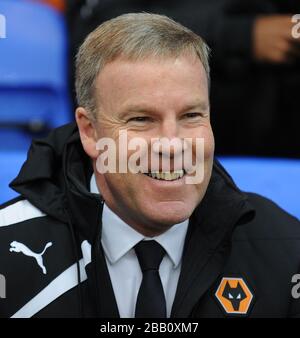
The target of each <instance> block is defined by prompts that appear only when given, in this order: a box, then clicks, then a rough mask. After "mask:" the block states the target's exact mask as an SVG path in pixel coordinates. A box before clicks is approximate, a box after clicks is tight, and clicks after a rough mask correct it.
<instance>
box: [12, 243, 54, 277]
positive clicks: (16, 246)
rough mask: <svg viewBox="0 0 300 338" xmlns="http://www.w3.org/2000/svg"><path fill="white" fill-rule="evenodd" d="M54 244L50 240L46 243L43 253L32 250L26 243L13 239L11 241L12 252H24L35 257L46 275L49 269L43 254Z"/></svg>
mask: <svg viewBox="0 0 300 338" xmlns="http://www.w3.org/2000/svg"><path fill="white" fill-rule="evenodd" d="M50 246H52V242H49V243H47V244H46V245H45V248H44V250H43V251H42V252H41V253H35V252H33V251H31V250H30V249H29V248H28V247H27V246H26V245H24V244H22V243H20V242H17V241H13V242H11V243H10V249H9V251H10V252H22V254H24V255H25V256H29V257H33V258H35V260H36V262H37V264H38V265H39V267H40V268H41V269H42V271H43V274H44V275H45V274H46V273H47V270H46V268H45V266H44V263H43V254H44V253H45V251H46V250H47V249H48V248H49V247H50Z"/></svg>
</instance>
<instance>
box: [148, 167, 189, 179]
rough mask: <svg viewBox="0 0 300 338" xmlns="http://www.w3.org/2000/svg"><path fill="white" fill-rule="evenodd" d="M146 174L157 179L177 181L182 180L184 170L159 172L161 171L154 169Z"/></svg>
mask: <svg viewBox="0 0 300 338" xmlns="http://www.w3.org/2000/svg"><path fill="white" fill-rule="evenodd" d="M144 175H147V176H149V177H151V178H154V179H156V180H163V181H176V180H180V179H181V178H182V177H183V176H184V175H185V171H184V170H182V169H181V170H176V171H173V172H170V171H166V172H159V171H152V172H150V173H144Z"/></svg>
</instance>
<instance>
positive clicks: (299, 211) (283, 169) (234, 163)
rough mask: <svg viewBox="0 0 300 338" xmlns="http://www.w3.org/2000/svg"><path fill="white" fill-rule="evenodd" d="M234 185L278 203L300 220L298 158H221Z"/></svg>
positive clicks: (299, 169)
mask: <svg viewBox="0 0 300 338" xmlns="http://www.w3.org/2000/svg"><path fill="white" fill-rule="evenodd" d="M219 160H220V162H221V164H222V165H223V166H224V168H225V169H226V170H227V171H228V172H229V174H230V175H231V176H232V178H233V179H234V181H235V183H236V184H237V186H238V187H239V188H240V189H242V190H244V191H248V192H256V193H259V194H261V195H263V196H265V197H268V198H269V199H271V200H273V201H274V202H275V203H277V204H278V205H279V206H280V207H281V208H283V209H285V210H286V211H288V212H289V213H290V214H292V215H294V216H296V217H298V218H299V219H300V160H289V159H267V158H234V157H220V158H219Z"/></svg>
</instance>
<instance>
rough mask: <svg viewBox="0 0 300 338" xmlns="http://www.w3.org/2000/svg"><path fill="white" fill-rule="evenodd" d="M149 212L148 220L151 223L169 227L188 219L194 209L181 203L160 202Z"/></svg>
mask: <svg viewBox="0 0 300 338" xmlns="http://www.w3.org/2000/svg"><path fill="white" fill-rule="evenodd" d="M151 211H152V212H151V213H150V217H149V218H150V219H151V221H152V222H153V223H155V224H161V225H164V226H167V227H170V226H172V225H174V224H177V223H181V222H183V221H185V220H186V219H188V218H189V217H190V216H191V214H192V213H193V211H194V208H191V206H190V205H187V203H183V202H171V203H170V202H162V203H159V205H157V206H156V208H155V209H153V210H151Z"/></svg>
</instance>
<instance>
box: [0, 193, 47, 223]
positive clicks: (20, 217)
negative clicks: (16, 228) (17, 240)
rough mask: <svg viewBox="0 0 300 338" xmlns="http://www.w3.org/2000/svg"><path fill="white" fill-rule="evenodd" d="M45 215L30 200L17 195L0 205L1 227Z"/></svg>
mask: <svg viewBox="0 0 300 338" xmlns="http://www.w3.org/2000/svg"><path fill="white" fill-rule="evenodd" d="M44 216H46V215H45V214H44V213H43V212H42V211H40V210H39V209H38V208H36V207H35V206H34V205H32V204H31V203H30V202H29V201H28V200H26V199H24V198H22V197H17V198H14V199H12V200H10V201H8V202H6V203H4V204H2V205H1V206H0V229H1V228H2V227H8V226H10V225H14V224H18V223H21V222H25V221H28V220H31V219H34V218H36V217H44Z"/></svg>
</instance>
